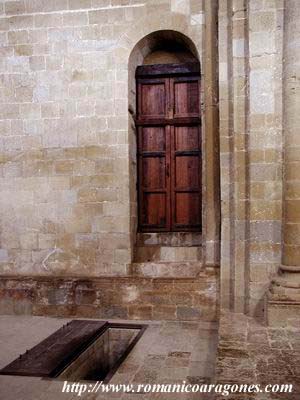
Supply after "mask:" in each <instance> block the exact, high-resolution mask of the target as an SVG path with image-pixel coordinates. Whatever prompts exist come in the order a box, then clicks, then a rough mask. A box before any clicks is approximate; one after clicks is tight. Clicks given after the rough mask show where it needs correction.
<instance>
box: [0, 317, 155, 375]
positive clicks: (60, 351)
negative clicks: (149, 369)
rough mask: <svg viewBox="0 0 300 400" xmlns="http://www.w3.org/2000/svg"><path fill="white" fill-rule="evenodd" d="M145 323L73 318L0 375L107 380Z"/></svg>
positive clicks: (134, 341)
mask: <svg viewBox="0 0 300 400" xmlns="http://www.w3.org/2000/svg"><path fill="white" fill-rule="evenodd" d="M146 328H147V325H140V324H124V323H122V324H121V323H110V322H107V321H90V320H73V321H71V322H69V323H67V324H66V325H64V326H63V327H62V328H60V329H58V330H57V331H56V332H54V333H53V334H52V335H50V336H48V337H47V338H46V339H45V340H43V341H42V342H40V343H39V344H38V345H36V346H35V347H33V348H32V349H30V350H27V351H26V352H25V353H24V354H22V355H20V356H19V357H18V358H17V359H16V360H14V361H13V362H11V363H10V364H8V365H7V366H6V367H4V368H3V369H2V370H1V371H0V374H1V375H22V376H36V377H47V378H58V379H70V380H96V381H104V382H107V381H109V379H110V378H111V377H112V376H113V374H114V373H115V372H116V371H117V369H118V367H119V366H120V365H121V363H122V362H123V361H124V360H125V358H126V357H127V356H128V354H129V353H130V351H131V350H132V349H133V347H134V346H135V344H136V343H137V342H138V340H139V339H140V338H141V336H142V334H143V333H144V331H145V329H146Z"/></svg>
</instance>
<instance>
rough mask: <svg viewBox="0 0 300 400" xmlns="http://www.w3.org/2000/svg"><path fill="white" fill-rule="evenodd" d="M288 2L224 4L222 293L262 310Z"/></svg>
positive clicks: (276, 224)
mask: <svg viewBox="0 0 300 400" xmlns="http://www.w3.org/2000/svg"><path fill="white" fill-rule="evenodd" d="M282 33H283V2H282V1H277V0H270V1H269V0H265V1H256V0H251V1H247V0H233V1H232V2H229V1H228V2H227V1H224V2H220V9H219V40H220V41H219V56H220V63H219V79H220V145H221V198H222V216H223V219H222V237H221V285H222V289H221V293H222V299H221V301H222V305H223V307H224V308H232V309H234V310H235V311H238V312H250V313H251V314H256V315H262V313H263V311H264V297H265V293H266V291H267V290H268V287H269V285H270V281H271V279H272V277H273V276H274V275H275V274H276V271H277V269H278V267H279V265H280V262H281V218H282Z"/></svg>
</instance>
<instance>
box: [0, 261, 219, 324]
mask: <svg viewBox="0 0 300 400" xmlns="http://www.w3.org/2000/svg"><path fill="white" fill-rule="evenodd" d="M218 281H219V277H218V270H217V269H215V268H206V269H203V270H202V271H201V272H200V274H199V276H198V278H177V279H171V278H142V277H102V278H93V279H88V278H78V277H77V278H62V277H8V276H7V277H3V278H2V279H1V280H0V314H27V315H51V316H61V317H63V316H65V317H68V316H77V317H90V318H104V319H105V318H121V319H143V320H152V319H153V320H165V319H168V320H191V321H193V320H203V321H215V320H217V319H218V314H219V300H218V299H219V283H218Z"/></svg>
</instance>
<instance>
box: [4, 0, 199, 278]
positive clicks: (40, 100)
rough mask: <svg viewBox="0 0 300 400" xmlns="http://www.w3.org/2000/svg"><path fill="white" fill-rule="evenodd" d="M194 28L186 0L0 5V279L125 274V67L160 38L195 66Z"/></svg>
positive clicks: (194, 7) (128, 232) (129, 220)
mask: <svg viewBox="0 0 300 400" xmlns="http://www.w3.org/2000/svg"><path fill="white" fill-rule="evenodd" d="M157 7H159V14H158V13H157V10H158V8H157ZM204 22H205V18H204V12H203V4H202V1H198V0H191V1H183V2H182V1H179V0H172V1H170V0H147V1H145V0H59V1H58V0H55V1H54V0H47V1H46V0H45V1H44V0H41V1H35V0H18V1H3V2H1V4H0V44H1V48H0V52H1V57H0V86H1V99H0V181H1V182H0V185H1V193H0V216H1V228H0V229H1V230H0V268H1V275H7V274H10V275H11V274H13V275H28V274H30V275H73V276H74V275H79V276H101V275H126V274H128V265H129V264H130V262H131V260H132V253H133V247H134V242H135V238H134V234H135V230H136V199H135V197H134V196H135V194H134V193H135V183H136V182H135V179H134V171H135V168H136V166H135V164H134V162H135V160H134V157H135V149H134V141H135V140H134V137H133V135H134V129H132V124H133V121H132V117H131V116H130V115H129V114H128V105H129V103H128V98H130V93H128V75H130V74H131V75H130V76H131V79H132V74H133V77H134V71H128V63H129V57H130V54H131V52H132V50H133V49H134V47H135V46H136V44H137V43H138V42H139V41H141V39H142V38H144V37H145V36H147V35H148V34H150V33H152V32H155V31H159V30H162V29H163V30H172V31H177V32H178V33H179V34H183V35H185V36H186V37H187V38H189V40H190V41H191V42H193V44H194V48H195V49H196V51H197V53H198V55H199V56H200V59H201V58H202V39H203V27H204ZM142 50H144V54H143V56H144V57H145V56H146V55H147V54H146V51H147V50H146V47H145V48H143V49H142ZM150 50H151V49H150V47H149V46H148V52H149V51H150ZM140 61H142V59H141V60H140ZM200 61H201V60H200ZM133 79H134V78H133ZM131 96H132V94H131ZM128 127H129V129H128ZM129 154H131V155H132V156H131V157H130V156H129Z"/></svg>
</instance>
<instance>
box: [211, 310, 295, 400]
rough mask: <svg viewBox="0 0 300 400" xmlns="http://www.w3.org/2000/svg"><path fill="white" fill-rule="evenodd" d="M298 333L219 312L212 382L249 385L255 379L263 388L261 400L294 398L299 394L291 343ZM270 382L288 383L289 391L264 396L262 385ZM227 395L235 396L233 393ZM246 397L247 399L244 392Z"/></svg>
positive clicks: (293, 347) (238, 394)
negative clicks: (214, 374) (214, 372)
mask: <svg viewBox="0 0 300 400" xmlns="http://www.w3.org/2000/svg"><path fill="white" fill-rule="evenodd" d="M298 336H299V327H298V329H295V327H290V328H285V329H282V328H280V327H277V328H270V327H267V326H265V325H263V324H262V322H259V321H256V320H255V319H253V318H250V317H247V316H245V315H242V314H234V313H232V312H224V313H222V315H221V318H220V328H219V344H218V351H217V362H216V383H225V382H226V383H228V382H232V383H233V384H237V385H239V384H244V383H247V384H248V385H251V384H253V382H255V383H256V384H259V385H260V388H261V390H263V396H262V398H263V399H268V398H270V399H272V398H275V397H276V398H277V397H278V398H280V399H281V398H282V399H284V398H287V397H289V398H291V399H293V400H294V399H295V400H296V399H297V398H298V397H299V394H300V385H299V378H298V376H297V373H296V372H295V371H296V370H295V363H296V364H297V360H298V359H299V348H297V346H295V345H294V343H295V341H296V340H297V338H298ZM237 339H242V340H237ZM277 346H278V347H277ZM270 384H273V385H278V384H279V385H280V384H292V385H293V388H292V392H290V393H276V396H275V397H273V395H272V396H271V397H268V396H269V394H268V393H265V392H264V388H265V387H266V385H270ZM229 396H230V397H232V398H235V395H232V394H230V395H229ZM236 396H237V397H236V398H239V396H241V394H240V393H236ZM246 397H247V398H251V397H249V394H248V393H247V396H246ZM216 398H217V399H219V398H220V399H221V398H223V396H222V395H217V396H216ZM241 398H243V396H241ZM253 398H257V396H256V395H255V396H254V397H253Z"/></svg>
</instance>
